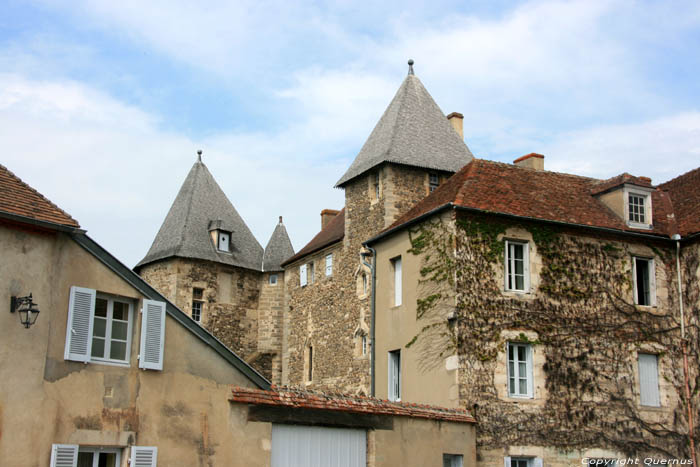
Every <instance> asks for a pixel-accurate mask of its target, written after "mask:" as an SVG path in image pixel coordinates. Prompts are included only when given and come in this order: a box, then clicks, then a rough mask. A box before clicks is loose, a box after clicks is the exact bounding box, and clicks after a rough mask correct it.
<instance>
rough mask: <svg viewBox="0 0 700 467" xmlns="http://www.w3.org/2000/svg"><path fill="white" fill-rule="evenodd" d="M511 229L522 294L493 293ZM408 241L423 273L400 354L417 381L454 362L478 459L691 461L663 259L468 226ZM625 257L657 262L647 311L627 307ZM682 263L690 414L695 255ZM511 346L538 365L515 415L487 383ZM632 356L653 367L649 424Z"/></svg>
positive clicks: (616, 245)
mask: <svg viewBox="0 0 700 467" xmlns="http://www.w3.org/2000/svg"><path fill="white" fill-rule="evenodd" d="M511 228H517V229H518V232H526V233H529V236H530V237H531V238H532V242H531V243H530V244H531V248H532V247H534V248H532V250H531V251H532V253H531V263H532V264H533V265H535V264H536V266H533V268H532V271H531V277H532V281H533V285H532V289H533V290H532V291H533V293H531V294H514V293H507V292H504V291H503V287H502V283H503V256H504V254H503V253H504V241H503V236H504V234H505V233H506V231H507V229H511ZM410 239H411V245H412V247H411V249H410V250H409V252H410V253H413V254H415V255H420V256H421V261H422V268H421V271H420V272H421V280H420V283H419V297H420V298H419V299H418V301H417V318H418V319H419V322H420V323H423V326H422V331H421V332H419V333H418V335H417V336H416V337H414V339H413V340H412V341H411V342H410V343H409V346H415V347H416V348H418V349H419V351H420V352H419V354H420V355H421V362H422V365H423V366H424V367H428V366H430V365H435V364H437V363H438V362H439V361H440V360H441V359H442V358H444V356H446V355H453V354H457V355H459V361H460V373H459V374H460V379H459V383H460V400H461V401H462V402H463V404H465V405H466V406H467V408H470V409H471V408H472V404H475V405H476V407H478V408H477V409H476V415H477V419H478V429H477V433H478V439H477V443H478V444H479V445H480V446H481V447H482V448H485V449H491V448H500V447H506V446H518V445H538V446H554V447H557V448H560V449H562V450H573V449H587V448H594V447H597V448H607V449H611V450H614V451H618V452H621V453H623V454H625V455H630V456H632V455H637V456H639V455H649V456H666V457H678V456H686V457H688V456H689V454H690V453H689V447H688V437H687V433H688V421H687V412H686V401H685V393H684V391H683V387H684V386H683V385H684V374H683V367H682V353H681V345H680V334H679V323H680V321H679V316H678V312H677V310H678V293H677V288H676V282H675V277H676V270H675V252H674V251H672V250H670V249H667V248H666V247H664V246H660V245H661V244H659V245H641V244H638V245H631V244H630V243H626V242H623V241H620V240H619V239H617V238H614V237H610V238H594V237H585V236H582V235H580V234H574V233H571V232H568V231H565V230H562V229H560V228H559V227H550V226H546V225H542V224H535V223H528V224H520V225H514V224H513V223H512V222H510V223H506V222H505V221H498V220H495V219H494V218H486V217H484V216H476V215H469V216H464V217H462V218H459V219H458V220H457V221H456V222H454V223H452V222H443V221H440V220H438V221H433V222H427V223H423V224H422V225H420V226H419V227H417V228H415V229H414V230H413V231H411V232H410ZM631 248H646V249H647V250H649V251H651V253H652V254H653V256H654V258H655V263H656V269H657V273H656V274H657V277H659V281H658V282H659V285H662V287H661V288H658V287H657V288H658V289H659V291H660V292H659V306H658V307H653V308H652V307H639V306H635V305H634V303H633V279H632V273H631V258H632V254H633V251H631ZM683 251H684V254H683V258H682V264H683V266H682V268H683V271H682V273H683V277H684V283H683V295H684V297H683V299H684V303H685V305H686V327H687V336H688V348H689V349H690V353H689V362H690V367H691V370H690V373H691V374H690V387H691V391H692V395H691V398H692V404H693V408H694V410H695V411H696V412H697V407H698V406H699V404H698V402H699V401H698V399H699V394H698V391H699V388H700V372H699V371H698V364H699V363H698V362H699V360H698V343H699V335H698V322H699V314H700V310H699V303H700V290H699V287H698V280H697V271H698V266H699V265H700V255H699V254H698V251H699V248H698V247H697V246H696V247H695V248H686V249H684V250H683ZM534 258H536V259H537V261H533V259H534ZM662 289H663V293H662V292H661V290H662ZM532 336H536V337H534V338H533V337H532ZM508 340H510V341H517V342H525V343H529V344H531V345H532V346H533V348H534V349H535V354H536V355H538V356H539V357H538V358H539V360H537V358H536V359H535V365H534V366H535V367H536V370H535V372H536V376H535V386H536V387H537V388H536V390H535V392H536V394H535V398H534V399H532V400H527V401H521V402H517V403H515V402H514V400H513V399H508V398H507V397H506V395H505V392H506V388H505V384H502V383H497V382H496V378H495V377H494V375H496V374H497V373H498V372H500V373H501V374H502V373H504V372H505V348H506V342H507V341H508ZM638 352H650V353H655V354H657V355H658V359H659V382H660V386H661V391H660V394H661V398H662V402H661V404H662V409H660V410H659V409H656V410H653V409H652V410H649V409H645V408H643V407H640V405H639V390H638V382H637V376H636V374H637V353H638ZM538 361H539V363H538ZM538 365H539V368H537V367H538ZM538 376H539V379H537V378H538ZM499 381H501V380H499ZM501 386H503V387H501ZM695 423H696V424H697V423H698V420H697V416H696V419H695ZM698 431H700V430H698V428H696V429H695V432H696V437H697V433H698ZM697 443H698V441H696V444H697Z"/></svg>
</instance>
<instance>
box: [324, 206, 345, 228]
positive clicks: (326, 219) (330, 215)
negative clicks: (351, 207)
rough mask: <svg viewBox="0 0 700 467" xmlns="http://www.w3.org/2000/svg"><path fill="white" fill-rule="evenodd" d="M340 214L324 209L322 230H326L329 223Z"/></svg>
mask: <svg viewBox="0 0 700 467" xmlns="http://www.w3.org/2000/svg"><path fill="white" fill-rule="evenodd" d="M339 212H340V211H336V210H335V209H324V210H323V211H321V230H323V229H325V228H326V226H327V225H328V223H329V222H330V221H332V220H333V218H334V217H335V216H337V215H338V213H339Z"/></svg>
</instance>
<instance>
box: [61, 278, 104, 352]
mask: <svg viewBox="0 0 700 467" xmlns="http://www.w3.org/2000/svg"><path fill="white" fill-rule="evenodd" d="M96 296H97V292H96V291H95V290H94V289H87V288H84V287H75V286H74V287H71V288H70V299H69V301H68V325H67V327H66V348H65V352H64V355H63V358H65V359H66V360H75V361H76V362H89V361H90V352H91V350H92V326H93V320H94V316H95V297H96Z"/></svg>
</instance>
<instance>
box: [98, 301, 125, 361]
mask: <svg viewBox="0 0 700 467" xmlns="http://www.w3.org/2000/svg"><path fill="white" fill-rule="evenodd" d="M132 314H133V311H132V306H131V303H129V302H128V301H126V300H121V299H117V298H112V297H107V296H105V295H102V294H98V295H97V297H96V298H95V315H94V317H93V325H92V349H91V351H90V356H91V357H92V358H91V360H95V361H98V360H103V361H113V362H119V363H128V362H129V348H130V345H129V344H130V343H131V316H132Z"/></svg>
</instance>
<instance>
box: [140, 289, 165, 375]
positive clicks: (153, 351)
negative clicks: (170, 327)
mask: <svg viewBox="0 0 700 467" xmlns="http://www.w3.org/2000/svg"><path fill="white" fill-rule="evenodd" d="M141 311H142V312H143V316H141V351H140V353H139V368H146V369H150V370H162V369H163V346H164V344H165V302H157V301H155V300H144V301H143V309H142V310H141Z"/></svg>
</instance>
